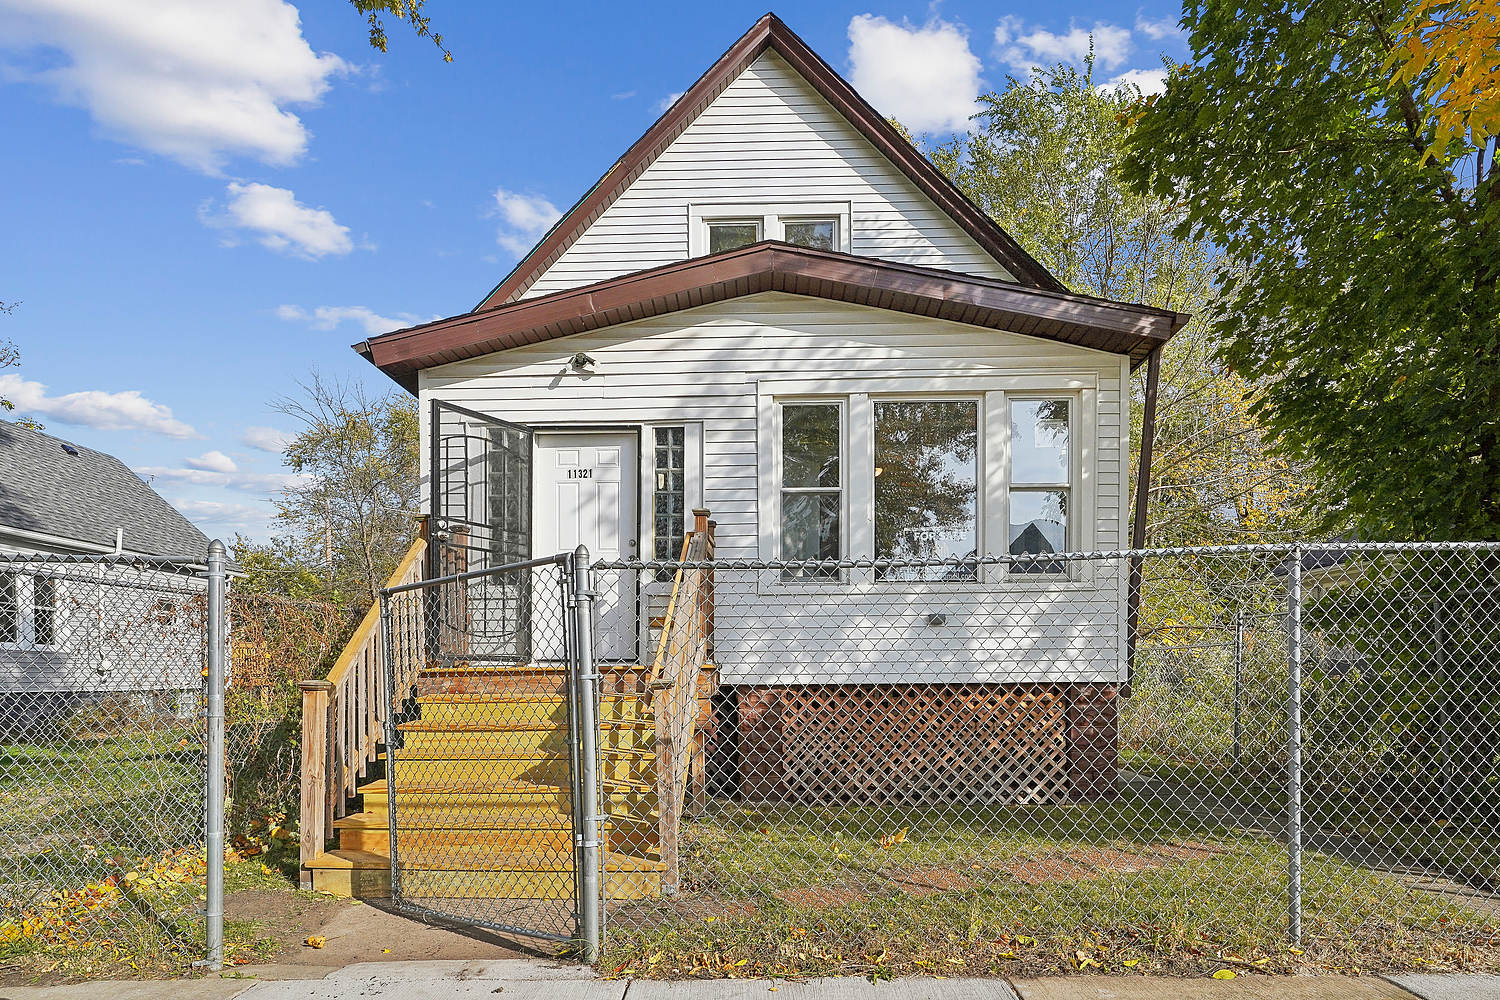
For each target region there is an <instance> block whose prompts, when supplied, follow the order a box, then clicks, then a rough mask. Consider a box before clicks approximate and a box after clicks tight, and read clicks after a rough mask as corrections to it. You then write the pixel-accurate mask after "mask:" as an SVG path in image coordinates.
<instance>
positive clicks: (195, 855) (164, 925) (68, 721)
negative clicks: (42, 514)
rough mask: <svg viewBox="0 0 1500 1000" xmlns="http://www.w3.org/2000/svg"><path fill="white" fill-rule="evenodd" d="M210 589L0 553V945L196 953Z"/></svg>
mask: <svg viewBox="0 0 1500 1000" xmlns="http://www.w3.org/2000/svg"><path fill="white" fill-rule="evenodd" d="M207 619H208V587H207V581H206V579H205V578H204V576H203V572H202V569H201V567H200V568H197V569H195V568H192V567H188V566H183V565H175V564H172V563H168V562H152V561H145V560H140V559H136V558H130V557H120V556H116V557H108V556H106V557H65V556H11V555H5V556H0V887H3V889H0V947H6V948H8V949H17V948H25V947H27V946H46V945H85V944H86V945H88V946H92V947H95V948H98V949H100V953H101V958H108V957H109V956H111V955H125V956H135V955H141V954H147V955H152V956H170V957H174V958H176V959H180V961H179V962H178V964H182V963H183V962H186V961H191V960H193V959H198V958H201V957H202V956H203V954H204V951H203V948H204V943H203V937H204V926H203V919H202V906H203V902H202V899H201V896H202V894H203V892H204V875H205V861H204V837H205V820H206V817H205V813H204V803H205V797H204V789H205V783H206V778H207V756H206V747H207V743H206V729H205V725H204V717H205V702H204V697H205V690H206V688H205V676H206V662H207V661H206V656H207V643H208V640H207V625H208V620H207Z"/></svg>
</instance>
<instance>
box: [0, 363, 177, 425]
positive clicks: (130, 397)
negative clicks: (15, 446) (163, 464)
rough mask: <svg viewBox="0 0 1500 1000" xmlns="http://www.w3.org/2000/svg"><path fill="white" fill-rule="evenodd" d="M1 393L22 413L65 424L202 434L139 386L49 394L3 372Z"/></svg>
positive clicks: (0, 381) (43, 387)
mask: <svg viewBox="0 0 1500 1000" xmlns="http://www.w3.org/2000/svg"><path fill="white" fill-rule="evenodd" d="M0 397H3V398H5V399H9V400H10V401H11V402H13V403H15V404H16V409H17V410H19V411H21V412H22V413H32V414H36V415H38V416H43V417H47V418H48V419H51V420H56V421H58V422H60V423H64V424H76V425H80V426H84V427H96V428H98V429H99V430H104V431H125V430H139V431H151V432H152V433H155V434H165V435H166V436H167V437H172V438H180V439H186V438H196V437H202V436H203V435H201V434H199V433H198V432H197V431H195V430H193V428H192V427H190V426H189V425H187V424H185V423H183V422H182V421H181V420H178V419H177V418H176V417H174V416H172V410H171V409H170V408H169V407H166V406H163V405H162V404H161V403H156V402H152V401H151V400H149V399H147V398H146V397H145V396H142V395H141V394H140V392H139V391H138V390H136V389H128V390H126V391H124V392H101V391H99V390H97V389H93V390H86V391H83V392H70V393H66V394H64V395H61V396H49V395H48V394H47V387H46V386H45V385H43V384H42V383H40V382H32V381H30V380H28V379H23V378H22V377H21V376H19V375H15V374H10V375H0Z"/></svg>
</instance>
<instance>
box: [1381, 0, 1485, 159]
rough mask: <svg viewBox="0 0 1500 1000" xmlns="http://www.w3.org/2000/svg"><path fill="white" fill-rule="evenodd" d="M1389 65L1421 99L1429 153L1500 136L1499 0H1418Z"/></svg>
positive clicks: (1482, 145) (1482, 143)
mask: <svg viewBox="0 0 1500 1000" xmlns="http://www.w3.org/2000/svg"><path fill="white" fill-rule="evenodd" d="M1386 68H1387V70H1388V71H1390V72H1392V73H1393V75H1394V76H1395V78H1396V79H1397V80H1399V81H1401V82H1403V83H1406V84H1408V85H1410V86H1412V87H1413V88H1414V89H1415V90H1416V91H1417V94H1418V96H1419V97H1420V98H1421V99H1422V102H1423V106H1424V107H1425V108H1426V109H1427V113H1428V124H1429V125H1430V126H1431V127H1432V129H1433V141H1432V145H1431V147H1429V149H1428V152H1429V154H1431V155H1433V156H1436V157H1441V156H1442V155H1443V154H1444V152H1446V151H1447V150H1448V148H1449V147H1450V146H1451V145H1453V144H1454V143H1455V142H1463V141H1465V140H1467V141H1468V142H1469V143H1471V144H1472V145H1473V146H1474V147H1476V148H1478V149H1481V150H1482V149H1484V148H1485V145H1486V144H1487V143H1488V142H1489V141H1490V139H1492V138H1495V137H1497V136H1500V0H1413V3H1412V4H1411V5H1410V7H1409V8H1408V10H1407V13H1406V18H1405V20H1404V22H1403V24H1402V26H1401V33H1400V35H1399V37H1398V38H1397V39H1396V40H1395V43H1394V45H1393V47H1392V50H1391V53H1390V56H1389V58H1388V59H1387V62H1386Z"/></svg>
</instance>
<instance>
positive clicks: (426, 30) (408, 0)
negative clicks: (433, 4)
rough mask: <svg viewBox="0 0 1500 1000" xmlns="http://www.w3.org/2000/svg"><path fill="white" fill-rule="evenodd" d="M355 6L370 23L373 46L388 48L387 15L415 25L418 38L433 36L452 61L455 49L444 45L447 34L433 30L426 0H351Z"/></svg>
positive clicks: (381, 49)
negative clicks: (450, 49) (425, 6)
mask: <svg viewBox="0 0 1500 1000" xmlns="http://www.w3.org/2000/svg"><path fill="white" fill-rule="evenodd" d="M349 3H350V4H351V5H352V6H353V7H354V9H355V10H357V11H359V12H360V13H361V14H363V15H364V16H365V23H366V24H368V25H369V27H370V48H372V49H374V50H376V51H377V52H385V51H386V50H387V47H388V46H389V45H390V39H389V38H388V37H387V36H386V33H385V19H386V18H387V17H394V18H395V19H396V20H398V21H405V22H407V23H408V24H410V25H411V30H412V32H413V33H414V34H415V35H416V36H417V37H418V38H430V39H432V44H434V45H436V46H437V47H438V51H439V52H441V53H442V54H443V62H450V63H451V62H452V61H453V53H451V52H449V51H448V50H447V49H446V48H444V47H443V36H442V35H441V34H438V33H436V32H434V31H433V30H432V22H431V21H430V20H429V19H428V17H427V15H426V14H424V13H423V12H422V7H423V6H424V4H425V3H426V0H349Z"/></svg>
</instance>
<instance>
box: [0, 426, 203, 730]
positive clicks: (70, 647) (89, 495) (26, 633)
mask: <svg viewBox="0 0 1500 1000" xmlns="http://www.w3.org/2000/svg"><path fill="white" fill-rule="evenodd" d="M207 552H208V539H207V538H206V537H205V536H204V534H203V533H202V532H201V531H199V530H198V529H197V528H196V527H194V526H193V525H192V524H191V523H190V522H189V521H188V520H187V519H186V518H185V517H183V516H182V515H181V514H180V513H178V512H177V511H176V510H175V509H174V508H173V507H172V506H171V505H170V504H168V503H167V502H166V501H165V500H163V499H162V498H161V497H160V496H159V495H158V494H157V493H156V491H155V490H153V489H152V488H151V487H150V486H148V485H147V484H146V483H145V482H143V481H142V480H141V478H140V477H139V476H137V475H136V474H135V473H134V472H132V471H130V469H129V468H127V467H126V466H125V464H124V463H123V462H121V461H120V460H119V459H117V458H115V457H114V456H112V455H107V454H105V453H104V452H100V451H95V450H93V449H92V448H85V447H82V446H81V445H74V444H72V443H70V442H68V441H65V440H63V439H61V438H57V437H53V436H52V435H50V434H44V433H42V432H40V431H36V430H33V429H31V428H29V427H25V426H22V425H20V424H14V423H9V422H7V421H0V728H4V729H14V728H17V727H22V726H25V725H27V724H29V723H31V722H34V721H36V720H38V719H41V718H55V717H57V716H58V715H59V714H61V713H64V712H66V711H68V710H69V709H71V708H73V707H76V706H77V705H79V704H80V703H83V702H85V701H89V700H98V699H100V698H106V697H126V698H129V699H130V700H132V701H134V702H137V703H138V704H139V706H140V707H143V708H148V709H150V710H152V711H165V712H173V713H175V712H178V711H181V710H184V709H185V708H186V709H190V708H191V707H192V706H193V705H194V704H195V703H196V702H195V699H196V694H197V691H198V689H199V687H200V686H201V683H202V682H201V678H200V676H199V672H200V669H201V667H202V663H203V634H204V633H203V621H204V615H205V613H206V604H205V599H204V595H205V592H206V591H205V584H204V582H203V580H202V579H200V578H198V577H196V576H195V575H194V574H193V572H192V569H191V566H192V564H201V563H202V562H203V561H204V559H205V558H206V556H207Z"/></svg>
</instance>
